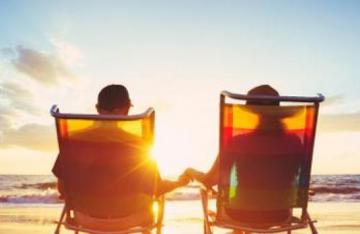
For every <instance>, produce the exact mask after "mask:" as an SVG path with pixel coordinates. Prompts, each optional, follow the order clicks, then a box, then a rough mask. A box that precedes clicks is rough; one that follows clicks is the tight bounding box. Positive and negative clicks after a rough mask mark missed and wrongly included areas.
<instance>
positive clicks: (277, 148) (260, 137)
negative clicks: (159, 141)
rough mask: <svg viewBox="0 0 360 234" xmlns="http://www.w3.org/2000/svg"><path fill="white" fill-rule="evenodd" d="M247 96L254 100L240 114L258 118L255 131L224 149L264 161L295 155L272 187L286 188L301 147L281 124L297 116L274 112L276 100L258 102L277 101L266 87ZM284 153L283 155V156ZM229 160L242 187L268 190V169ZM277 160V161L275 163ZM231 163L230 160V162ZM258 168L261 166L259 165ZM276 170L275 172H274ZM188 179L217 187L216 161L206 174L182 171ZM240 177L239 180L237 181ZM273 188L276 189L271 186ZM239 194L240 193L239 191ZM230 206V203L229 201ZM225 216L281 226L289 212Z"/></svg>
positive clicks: (232, 212)
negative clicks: (247, 186) (249, 114)
mask: <svg viewBox="0 0 360 234" xmlns="http://www.w3.org/2000/svg"><path fill="white" fill-rule="evenodd" d="M247 95H248V96H250V97H251V96H254V99H250V100H247V101H246V105H243V106H242V108H243V110H245V111H247V112H251V113H253V114H256V115H257V116H258V123H257V125H256V127H255V129H254V130H253V131H252V132H249V133H247V134H242V135H235V136H234V137H233V138H232V139H231V140H230V142H229V145H228V147H229V148H228V149H230V151H231V148H233V151H234V152H239V149H241V151H242V153H243V154H244V155H245V154H249V153H250V154H251V153H252V154H253V153H254V152H260V155H259V156H260V158H261V157H264V156H266V157H268V155H271V154H272V153H274V154H275V155H276V154H278V153H279V152H281V153H283V154H286V155H295V156H294V157H293V158H292V159H291V160H290V163H289V164H287V165H281V166H280V168H281V170H280V171H281V172H280V173H279V174H281V173H282V174H281V175H280V176H278V175H276V176H277V177H276V180H278V181H277V182H276V183H278V185H279V186H280V185H284V184H285V185H286V184H289V183H291V181H290V180H291V179H292V178H293V177H294V176H295V173H296V171H297V169H298V168H297V165H298V159H299V158H300V157H298V155H299V154H301V153H302V152H303V147H302V144H301V141H300V139H299V138H298V137H297V136H296V135H294V134H289V133H287V132H286V128H285V126H284V125H283V123H282V120H283V119H284V118H287V117H290V116H293V115H295V114H296V113H297V112H296V111H295V110H293V109H291V108H289V109H287V111H285V112H284V111H280V109H279V108H274V107H275V106H279V105H280V103H279V101H278V100H274V99H269V100H266V99H265V100H264V99H259V100H257V99H256V98H258V97H260V96H261V97H265V96H267V97H278V96H279V93H278V92H277V91H276V90H275V89H274V88H273V87H271V86H270V85H260V86H257V87H254V88H252V89H250V90H249V91H248V92H247ZM264 110H265V111H264ZM283 151H284V152H283ZM228 156H229V157H234V158H233V162H235V164H236V165H237V167H236V168H237V170H236V174H237V178H242V182H243V183H256V184H257V186H262V187H268V186H272V185H269V184H267V181H266V180H261V178H264V176H263V175H266V176H265V177H266V178H268V179H269V181H270V180H271V179H274V177H273V176H272V174H271V173H272V170H273V169H274V168H272V166H264V165H253V166H251V167H245V166H244V165H241V164H239V162H238V161H237V153H235V154H234V155H228ZM276 160H277V159H276V158H274V160H273V161H272V162H274V161H275V162H274V164H276V165H277V164H281V162H280V161H276ZM279 160H280V159H279ZM230 161H231V160H230ZM260 164H262V163H261V162H260ZM277 169H278V168H276V169H275V170H277ZM185 174H187V175H188V176H189V177H190V178H191V179H193V180H197V181H199V182H201V183H203V184H204V185H205V186H206V187H212V186H213V185H216V184H217V183H218V178H219V174H220V161H219V157H217V158H216V160H215V162H214V164H213V165H212V167H211V169H210V170H209V171H208V172H207V173H203V172H201V171H198V170H195V169H193V168H188V169H186V171H185ZM240 174H241V177H240ZM243 178H247V179H248V180H249V181H244V179H243ZM275 186H277V185H275ZM239 192H240V193H241V190H239ZM230 202H231V201H230ZM226 211H227V214H228V215H229V216H230V217H232V218H235V219H237V220H242V221H244V222H250V223H251V222H253V223H263V222H265V221H266V222H281V221H284V220H286V219H287V218H289V217H291V213H290V210H288V209H283V210H277V211H274V212H273V211H271V212H269V213H266V212H247V211H245V212H244V211H238V210H236V209H231V208H230V209H227V210H226Z"/></svg>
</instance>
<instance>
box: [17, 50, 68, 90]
mask: <svg viewBox="0 0 360 234" xmlns="http://www.w3.org/2000/svg"><path fill="white" fill-rule="evenodd" d="M16 52H17V55H18V56H17V58H16V59H14V60H13V61H12V63H13V65H14V67H15V68H16V70H17V71H19V72H21V73H23V74H26V75H28V76H29V77H31V78H32V79H34V80H36V81H37V82H40V83H41V84H45V85H52V84H56V83H58V82H59V81H60V80H61V79H63V78H68V79H69V78H70V79H72V78H74V77H75V76H74V75H73V74H72V72H71V71H70V70H69V69H68V68H67V66H66V65H65V64H64V62H63V61H62V60H61V59H60V58H59V57H57V56H51V55H48V54H45V53H42V52H39V51H36V50H33V49H29V48H25V47H22V46H18V47H17V48H16Z"/></svg>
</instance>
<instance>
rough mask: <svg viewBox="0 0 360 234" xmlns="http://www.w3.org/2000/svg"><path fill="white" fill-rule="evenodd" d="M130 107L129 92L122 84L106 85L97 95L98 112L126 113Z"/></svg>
mask: <svg viewBox="0 0 360 234" xmlns="http://www.w3.org/2000/svg"><path fill="white" fill-rule="evenodd" d="M130 107H131V101H130V97H129V92H128V90H127V89H126V88H125V86H123V85H115V84H112V85H108V86H106V87H104V88H103V89H102V90H101V91H100V93H99V95H98V102H97V104H96V109H97V111H98V113H99V114H115V115H127V114H128V113H129V109H130Z"/></svg>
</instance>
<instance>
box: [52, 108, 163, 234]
mask: <svg viewBox="0 0 360 234" xmlns="http://www.w3.org/2000/svg"><path fill="white" fill-rule="evenodd" d="M50 112H51V115H52V116H53V117H54V118H55V123H56V129H57V136H58V143H59V152H60V154H61V160H62V163H61V169H62V170H61V172H62V174H61V175H62V177H61V181H62V184H63V190H64V194H65V195H64V197H63V198H64V201H65V204H64V208H63V211H62V213H61V216H60V220H59V222H58V223H57V227H56V230H55V234H58V233H60V228H61V226H62V225H64V226H65V227H66V228H67V229H70V230H73V231H74V232H75V233H79V232H86V233H96V234H102V233H103V234H120V233H121V234H123V233H150V231H151V230H153V229H156V233H157V234H160V233H161V228H162V221H163V211H164V197H163V196H157V195H156V194H157V193H156V184H157V176H158V175H157V174H156V171H157V170H153V169H154V167H152V166H153V165H155V163H154V161H152V160H151V157H144V158H145V159H148V161H144V162H143V163H141V164H139V162H138V161H137V162H135V161H134V157H133V156H134V155H135V154H139V153H142V154H149V153H150V152H149V150H150V149H151V146H152V144H153V138H154V137H153V130H154V116H155V112H154V110H153V109H152V108H149V109H148V110H147V111H146V112H144V113H143V114H139V115H130V116H119V115H84V114H79V115H78V114H64V113H60V112H59V109H58V107H57V106H56V105H54V106H53V107H52V108H51V111H50ZM146 156H149V155H146ZM59 158H60V157H59ZM119 165H120V166H119ZM119 168H120V169H119ZM155 168H156V165H155ZM144 181H147V182H148V183H146V184H145V182H144ZM145 188H146V189H145ZM134 196H135V197H134Z"/></svg>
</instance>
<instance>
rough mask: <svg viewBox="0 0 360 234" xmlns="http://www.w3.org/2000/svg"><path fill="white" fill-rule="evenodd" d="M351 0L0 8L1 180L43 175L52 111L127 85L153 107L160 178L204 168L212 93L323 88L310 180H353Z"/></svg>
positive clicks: (212, 143) (354, 17)
mask: <svg viewBox="0 0 360 234" xmlns="http://www.w3.org/2000/svg"><path fill="white" fill-rule="evenodd" d="M359 11H360V2H359V1H347V0H343V1H331V0H326V1H325V0H322V1H321V0H319V1H276V0H275V1H250V0H249V1H190V0H189V1H136V0H134V1H52V2H50V1H49V2H45V1H1V2H0V174H9V173H10V174H49V173H51V171H50V170H51V167H52V164H53V162H54V160H55V157H56V155H57V151H58V149H57V145H56V144H57V143H56V136H55V134H56V133H55V128H54V120H53V119H52V118H51V117H50V115H49V109H50V107H51V105H52V104H58V105H59V107H60V109H61V111H63V112H78V113H95V108H94V105H95V104H96V98H97V94H98V91H99V90H100V89H101V88H102V87H104V86H105V85H107V84H112V83H120V84H124V85H125V86H127V87H128V89H129V92H130V96H131V99H132V102H133V104H134V108H133V109H132V110H131V111H132V113H138V112H142V111H144V110H145V109H146V108H147V107H149V106H152V107H154V108H155V110H156V133H155V134H156V139H155V141H156V149H155V150H154V152H155V154H156V155H155V158H156V159H157V160H158V163H159V166H160V169H161V171H162V173H163V174H164V175H174V174H175V175H176V174H178V173H180V172H181V171H182V170H183V169H184V168H186V167H187V166H192V167H195V168H198V169H202V170H207V169H208V168H209V167H210V165H211V163H212V161H213V160H214V158H215V156H216V153H217V150H218V143H217V142H218V111H219V109H218V103H219V94H220V91H221V90H229V91H232V92H238V93H246V92H247V90H248V89H249V88H251V87H253V86H256V85H260V84H264V83H268V84H271V85H272V86H273V87H275V88H277V89H278V90H279V92H280V94H283V95H298V96H301V95H315V94H317V93H322V94H324V95H325V96H326V98H327V100H326V102H324V103H322V105H321V108H320V117H319V126H318V134H317V138H316V146H315V152H314V162H313V173H314V174H339V173H343V174H354V173H357V174H360V150H359V142H360V46H359V42H360V15H359Z"/></svg>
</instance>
